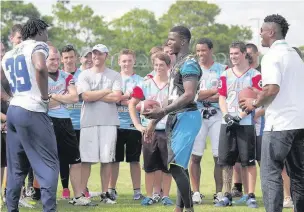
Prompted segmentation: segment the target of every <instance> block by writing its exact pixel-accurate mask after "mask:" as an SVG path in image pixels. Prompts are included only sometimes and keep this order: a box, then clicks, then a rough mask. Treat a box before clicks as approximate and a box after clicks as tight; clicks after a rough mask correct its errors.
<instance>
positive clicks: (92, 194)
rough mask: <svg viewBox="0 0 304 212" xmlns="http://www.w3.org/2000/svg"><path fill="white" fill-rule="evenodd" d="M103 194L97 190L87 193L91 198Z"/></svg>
mask: <svg viewBox="0 0 304 212" xmlns="http://www.w3.org/2000/svg"><path fill="white" fill-rule="evenodd" d="M101 194H102V192H97V191H90V192H89V193H88V194H87V195H88V196H89V197H87V198H91V197H99V196H100V195H101Z"/></svg>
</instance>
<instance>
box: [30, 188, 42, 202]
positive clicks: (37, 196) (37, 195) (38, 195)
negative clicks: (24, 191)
mask: <svg viewBox="0 0 304 212" xmlns="http://www.w3.org/2000/svg"><path fill="white" fill-rule="evenodd" d="M34 190H35V192H34V193H33V195H32V199H33V200H36V201H39V200H40V199H41V191H40V188H34Z"/></svg>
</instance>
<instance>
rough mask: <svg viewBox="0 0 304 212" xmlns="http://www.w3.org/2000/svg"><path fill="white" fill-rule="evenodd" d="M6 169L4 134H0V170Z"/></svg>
mask: <svg viewBox="0 0 304 212" xmlns="http://www.w3.org/2000/svg"><path fill="white" fill-rule="evenodd" d="M4 167H6V133H1V168H4Z"/></svg>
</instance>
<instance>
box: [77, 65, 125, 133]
mask: <svg viewBox="0 0 304 212" xmlns="http://www.w3.org/2000/svg"><path fill="white" fill-rule="evenodd" d="M76 86H77V91H78V94H82V93H83V92H86V91H96V90H104V89H110V90H112V91H121V88H122V80H121V75H120V73H118V72H116V71H114V70H111V69H109V68H106V69H105V70H104V72H103V73H96V72H95V71H92V70H91V69H88V70H84V71H82V72H81V73H80V75H79V77H78V82H77V83H76ZM93 126H119V119H118V111H117V106H116V103H114V102H113V103H107V102H103V101H96V102H83V104H82V108H81V115H80V127H81V128H84V127H93Z"/></svg>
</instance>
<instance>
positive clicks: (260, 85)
mask: <svg viewBox="0 0 304 212" xmlns="http://www.w3.org/2000/svg"><path fill="white" fill-rule="evenodd" d="M258 85H259V87H260V88H262V87H263V83H262V80H260V81H259V83H258Z"/></svg>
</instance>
